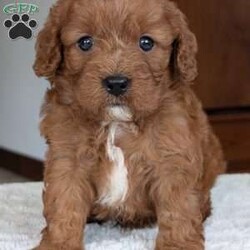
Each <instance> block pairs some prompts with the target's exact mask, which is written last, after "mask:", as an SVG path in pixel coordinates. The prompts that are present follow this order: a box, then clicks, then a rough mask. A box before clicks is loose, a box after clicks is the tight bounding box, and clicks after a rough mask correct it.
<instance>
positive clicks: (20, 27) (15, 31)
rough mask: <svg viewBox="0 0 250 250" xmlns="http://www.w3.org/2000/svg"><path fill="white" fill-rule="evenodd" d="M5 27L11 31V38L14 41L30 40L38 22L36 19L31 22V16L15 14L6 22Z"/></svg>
mask: <svg viewBox="0 0 250 250" xmlns="http://www.w3.org/2000/svg"><path fill="white" fill-rule="evenodd" d="M4 26H5V27H6V28H8V29H9V38H10V39H12V40H14V39H16V38H18V37H23V38H25V39H30V38H31V37H32V32H33V29H35V28H36V27H37V22H36V20H34V19H31V20H30V17H29V15H27V14H23V15H22V16H20V15H18V14H14V15H13V16H12V18H11V19H7V20H5V22H4Z"/></svg>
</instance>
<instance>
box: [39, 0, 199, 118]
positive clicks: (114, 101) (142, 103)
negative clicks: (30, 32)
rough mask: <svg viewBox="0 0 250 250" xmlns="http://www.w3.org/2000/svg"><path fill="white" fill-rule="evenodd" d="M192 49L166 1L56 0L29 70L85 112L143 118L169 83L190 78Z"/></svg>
mask: <svg viewBox="0 0 250 250" xmlns="http://www.w3.org/2000/svg"><path fill="white" fill-rule="evenodd" d="M196 50H197V45H196V40H195V37H194V35H193V34H192V33H191V32H190V30H189V29H188V26H187V23H186V21H185V17H184V15H183V14H182V13H181V12H180V11H179V10H178V9H177V7H176V6H175V4H173V3H172V2H169V1H168V0H137V1H134V0H59V1H58V3H57V4H56V5H55V6H54V7H53V8H52V9H51V12H50V15H49V18H48V20H47V22H46V24H45V27H44V28H43V30H42V31H41V32H40V33H39V36H38V40H37V45H36V51H37V57H36V62H35V65H34V70H35V72H36V74H37V75H38V76H43V77H47V78H49V79H50V81H51V83H52V84H53V87H54V88H55V89H56V90H57V93H58V95H59V99H60V101H61V102H62V103H64V104H68V105H70V104H74V105H77V106H78V107H80V108H81V110H82V111H83V113H85V115H92V117H99V118H100V117H102V116H103V115H105V112H106V110H107V109H109V108H110V107H113V106H116V107H117V106H120V107H126V108H127V109H129V110H130V112H131V113H132V114H133V116H137V117H143V116H147V115H149V114H151V113H153V112H155V111H156V110H157V109H158V108H159V107H160V104H161V100H162V97H163V96H164V93H166V91H170V88H171V86H172V85H173V84H174V83H178V84H187V83H190V82H192V81H193V80H194V78H195V77H196V74H197V70H196V60H195V54H196Z"/></svg>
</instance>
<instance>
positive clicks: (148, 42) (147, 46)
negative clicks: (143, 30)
mask: <svg viewBox="0 0 250 250" xmlns="http://www.w3.org/2000/svg"><path fill="white" fill-rule="evenodd" d="M154 44H155V42H154V40H153V39H152V38H151V37H149V36H142V37H141V38H140V48H141V49H142V50H143V51H146V52H148V51H150V50H152V49H153V47H154Z"/></svg>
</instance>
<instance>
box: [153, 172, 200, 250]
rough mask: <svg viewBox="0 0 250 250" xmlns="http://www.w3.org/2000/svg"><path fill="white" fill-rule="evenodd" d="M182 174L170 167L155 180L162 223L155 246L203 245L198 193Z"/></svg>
mask: <svg viewBox="0 0 250 250" xmlns="http://www.w3.org/2000/svg"><path fill="white" fill-rule="evenodd" d="M173 171H174V170H173ZM182 175H183V173H180V174H174V173H173V172H172V174H171V171H170V172H168V173H167V176H165V178H164V174H163V175H161V177H160V178H159V179H158V180H157V181H156V182H157V184H156V186H155V187H156V188H155V192H156V193H155V194H154V200H155V207H156V213H157V221H158V226H159V233H158V236H157V240H156V248H155V249H156V250H203V249H204V237H203V225H202V216H201V210H200V204H199V194H198V193H197V191H195V190H194V188H193V187H192V185H191V184H190V183H189V180H188V179H187V178H186V177H187V176H185V175H186V174H185V173H184V175H183V176H182ZM190 180H192V178H190Z"/></svg>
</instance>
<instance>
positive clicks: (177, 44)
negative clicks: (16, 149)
mask: <svg viewBox="0 0 250 250" xmlns="http://www.w3.org/2000/svg"><path fill="white" fill-rule="evenodd" d="M86 34H87V35H91V36H92V37H93V38H94V40H95V44H94V47H93V49H92V50H91V51H89V52H83V51H81V50H80V49H79V48H78V47H77V41H78V40H79V38H81V37H82V36H84V35H86ZM143 34H147V35H149V36H151V37H152V38H153V39H154V40H155V47H154V48H153V50H152V51H150V52H148V53H145V52H143V51H142V50H141V49H140V48H139V46H138V41H139V38H140V37H141V36H142V35H143ZM36 51H37V57H36V62H35V65H34V70H35V72H36V74H37V75H38V76H44V77H47V78H48V79H49V81H50V82H51V89H50V90H48V92H47V95H46V100H45V104H44V105H43V108H42V115H43V119H42V122H41V132H42V134H43V136H44V137H45V138H46V140H47V142H48V145H49V150H48V153H47V156H46V163H45V174H44V183H45V191H44V194H43V201H44V216H45V218H46V222H47V226H46V228H45V229H44V230H43V238H42V241H41V243H40V245H39V246H38V247H37V248H36V249H39V250H43V249H44V250H45V249H46V250H50V249H51V250H52V249H53V250H54V249H55V250H59V249H65V250H66V249H67V250H73V249H75V250H76V249H83V248H84V246H82V239H83V236H84V235H83V228H84V226H85V224H86V223H87V220H88V219H94V220H101V221H102V220H103V221H106V220H109V219H115V220H117V221H118V222H119V223H120V224H121V225H122V226H128V227H142V226H147V225H151V224H154V223H157V225H158V226H159V234H158V237H157V240H156V249H157V250H165V249H166V250H171V249H173V250H174V249H175V250H177V249H179V250H181V249H186V250H202V249H204V237H203V227H202V222H203V220H204V219H205V218H206V216H208V215H209V213H210V189H211V187H212V186H213V184H214V182H215V179H216V177H217V175H218V174H220V173H223V172H224V171H225V163H224V159H223V153H222V150H221V146H220V143H219V141H218V139H217V138H216V136H215V135H214V134H213V131H212V129H211V127H210V125H209V123H208V120H207V117H206V115H205V114H204V112H203V110H202V106H201V104H200V101H199V100H198V99H197V97H196V96H195V94H194V93H193V91H192V90H191V89H190V86H189V85H190V83H192V82H193V81H194V79H195V77H196V75H197V67H196V60H195V55H196V52H197V43H196V39H195V36H194V35H193V33H192V32H191V31H190V30H189V28H188V25H187V22H186V20H185V17H184V15H183V14H182V13H181V12H180V10H179V9H178V8H177V7H176V5H175V4H173V3H172V2H170V1H168V0H138V1H133V0H120V1H115V0H110V1H97V0H92V1H87V0H74V1H73V0H59V1H58V3H57V4H56V5H55V6H54V7H53V8H52V10H51V12H50V15H49V18H48V21H47V22H46V24H45V26H44V29H43V30H42V31H41V32H40V34H39V36H38V39H37V45H36ZM117 73H121V74H124V75H126V76H128V77H129V78H130V79H131V86H130V88H129V90H128V92H127V93H126V94H125V95H124V96H121V97H118V98H115V97H112V96H111V95H109V94H108V93H107V92H106V91H105V89H104V88H103V86H102V83H101V80H102V79H104V78H105V77H107V76H109V75H113V74H117ZM117 106H118V107H122V108H126V109H128V110H129V112H130V114H129V115H130V116H131V119H128V120H119V119H118V118H117V117H112V116H111V115H110V114H109V113H108V110H109V108H110V107H117ZM114 124H115V125H116V126H117V127H118V129H119V133H118V134H116V136H115V139H114V145H115V147H117V148H120V149H121V150H122V152H123V156H124V164H125V166H126V171H127V181H128V190H127V193H126V196H125V198H124V200H121V199H120V200H117V201H115V202H114V203H112V204H109V205H107V204H106V203H102V202H100V201H101V200H100V199H102V198H103V197H102V195H103V192H104V191H105V190H107V185H108V184H109V180H110V176H111V175H112V171H113V168H114V166H113V163H112V162H111V160H110V159H109V157H108V155H107V150H108V144H107V140H109V139H108V138H109V136H110V130H111V129H112V125H114Z"/></svg>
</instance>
